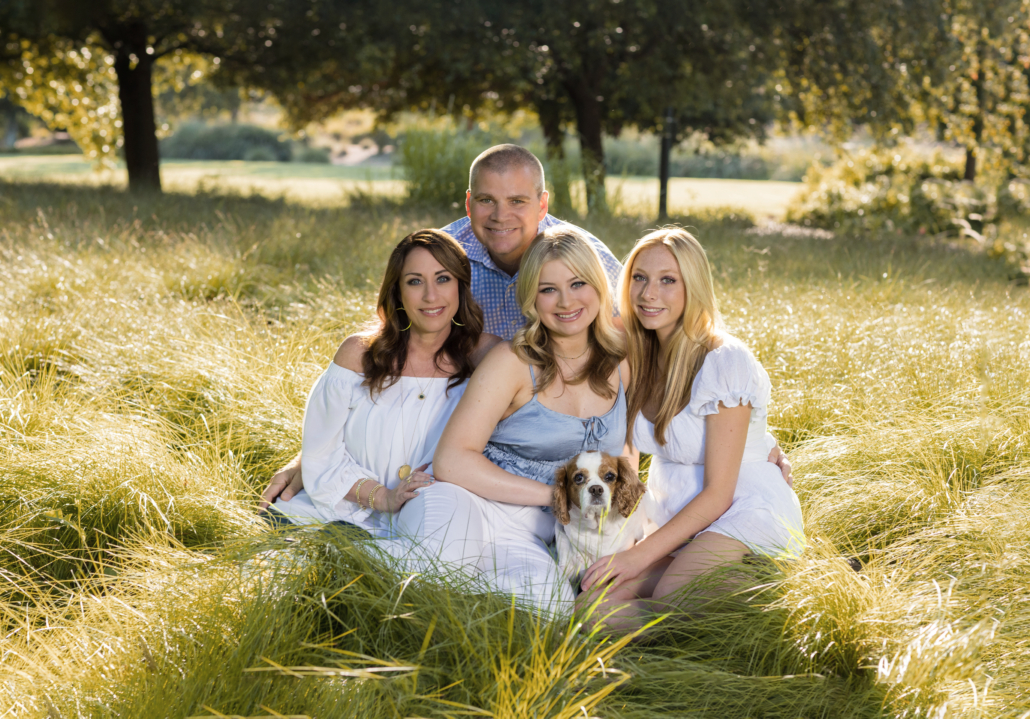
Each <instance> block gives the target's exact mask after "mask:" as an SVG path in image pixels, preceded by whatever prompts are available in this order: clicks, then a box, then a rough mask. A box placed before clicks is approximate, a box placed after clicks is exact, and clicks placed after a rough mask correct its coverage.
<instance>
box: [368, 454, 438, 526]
mask: <svg viewBox="0 0 1030 719" xmlns="http://www.w3.org/2000/svg"><path fill="white" fill-rule="evenodd" d="M428 466H429V465H428V464H423V465H422V466H421V467H419V468H418V469H416V470H415V471H413V472H412V473H411V474H409V475H408V477H407V479H405V480H404V481H403V482H401V483H400V484H398V485H397V486H396V487H394V488H393V489H390V490H387V491H385V492H384V491H382V490H379V491H378V492H376V496H375V503H376V506H375V508H376V509H377V510H379V511H380V512H388V513H391V514H392V513H394V512H399V511H400V509H401V507H403V506H404V505H405V504H406V503H407V502H408V500H409V499H414V498H415V497H417V496H418V491H417V490H419V489H422V488H423V487H428V486H429V485H431V484H433V482H435V481H436V480H435V479H434V478H433V475H431V474H426V473H425V471H424V470H425V469H426V468H427V467H428ZM384 498H385V500H386V502H385V504H386V506H385V507H384V506H382V505H383V503H384V502H383V499H384Z"/></svg>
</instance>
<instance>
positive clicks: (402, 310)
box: [397, 307, 411, 332]
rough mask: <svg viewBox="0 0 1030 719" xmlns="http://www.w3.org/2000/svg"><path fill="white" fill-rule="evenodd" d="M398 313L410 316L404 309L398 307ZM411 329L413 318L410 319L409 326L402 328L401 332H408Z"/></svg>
mask: <svg viewBox="0 0 1030 719" xmlns="http://www.w3.org/2000/svg"><path fill="white" fill-rule="evenodd" d="M397 311H398V312H403V313H404V314H405V315H407V314H408V311H407V310H405V309H404V308H403V307H398V308H397ZM410 329H411V317H408V326H407V327H401V332H406V331H407V330H410Z"/></svg>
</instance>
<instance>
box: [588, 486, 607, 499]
mask: <svg viewBox="0 0 1030 719" xmlns="http://www.w3.org/2000/svg"><path fill="white" fill-rule="evenodd" d="M590 494H591V495H592V496H594V497H600V496H601V495H602V494H604V487H601V486H600V485H597V484H595V485H594V486H593V487H591V488H590Z"/></svg>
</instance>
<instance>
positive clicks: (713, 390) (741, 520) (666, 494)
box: [633, 337, 805, 557]
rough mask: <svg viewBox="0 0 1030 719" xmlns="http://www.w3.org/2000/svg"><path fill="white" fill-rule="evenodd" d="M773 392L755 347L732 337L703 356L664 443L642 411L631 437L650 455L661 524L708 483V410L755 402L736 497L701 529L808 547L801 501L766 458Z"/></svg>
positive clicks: (758, 543)
mask: <svg viewBox="0 0 1030 719" xmlns="http://www.w3.org/2000/svg"><path fill="white" fill-rule="evenodd" d="M770 391H771V384H770V382H769V375H768V374H767V373H766V371H765V369H764V368H763V367H762V365H761V364H759V363H758V360H756V359H755V357H754V355H753V354H751V351H750V350H749V349H748V348H747V347H746V346H744V345H743V344H742V343H741V342H740V341H739V340H737V339H735V338H733V337H726V338H725V341H724V343H723V345H722V346H721V347H718V348H716V349H714V350H712V351H711V352H709V353H708V355H707V356H706V357H705V361H704V363H703V364H702V365H701V369H700V370H699V371H698V373H697V376H696V377H695V378H694V383H693V385H692V387H691V391H690V401H689V403H688V404H687V406H686V408H684V410H683V411H682V412H680V413H679V414H678V415H676V416H675V417H674V418H673V420H672V422H670V423H669V426H668V428H667V429H666V433H665V439H666V442H665V446H659V445H658V442H656V441H655V437H654V425H652V424H651V423H650V422H649V421H647V419H646V418H645V417H644V416H643V415H642V414H640V415H637V418H636V421H635V423H634V427H633V443H634V445H636V447H637V449H639V450H640V451H641V452H646V453H648V454H650V455H652V459H651V469H650V475H649V479H648V487H650V489H651V491H652V492H654V495H655V498H656V500H657V502H658V504H659V506H660V507H661V510H660V512H661V514H662V516H661V517H659V518H658V523H659V524H660V525H662V524H665V523H666V522H668V521H669V520H670V519H671V518H672V517H674V516H675V515H676V514H677V513H679V511H680V510H681V509H683V508H684V507H686V506H687V504H689V503H690V501H691V500H692V499H693V498H694V497H696V496H697V495H698V494H699V493H700V492H701V489H702V487H703V486H704V470H705V466H704V461H705V433H706V429H705V417H706V416H707V415H710V414H717V413H718V412H719V403H720V402H722V404H723V406H725V407H737V406H740V405H746V404H750V405H751V422H750V424H749V425H748V432H747V441H746V443H745V445H744V457H743V460H742V462H741V465H740V475H739V476H738V478H737V486H736V489H735V490H734V492H733V504H732V505H731V506H730V508H729V509H728V510H726V512H725V514H723V515H722V516H721V517H719V519H717V520H716V521H715V522H713V523H712V524H711V525H710V526H709V527H708V528H707V529H706V530H703V531H708V532H717V533H719V534H722V535H724V536H727V537H731V538H733V539H736V540H738V541H740V542H742V543H743V544H745V545H746V546H747V547H748V549H749V550H750V551H751V552H752V553H754V554H759V555H764V556H771V557H796V556H798V555H799V554H800V553H801V551H802V550H803V549H804V547H805V535H804V524H803V521H802V517H801V505H800V504H799V503H798V498H797V495H796V494H794V490H792V489H791V488H790V487H789V486H788V485H787V483H786V482H784V481H783V477H782V475H781V474H780V470H779V467H777V466H776V465H775V464H773V463H771V462H769V461H768V456H769V450H770V448H771V441H770V440H771V438H770V437H769V436H768V433H767V432H766V415H767V411H768V410H767V408H768V405H769V395H770Z"/></svg>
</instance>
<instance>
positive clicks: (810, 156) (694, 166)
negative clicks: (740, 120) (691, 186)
mask: <svg viewBox="0 0 1030 719" xmlns="http://www.w3.org/2000/svg"><path fill="white" fill-rule="evenodd" d="M569 149H570V150H571V152H570V153H569V154H570V156H574V157H575V158H577V160H578V157H579V148H578V147H573V148H569ZM819 149H824V148H822V147H821V145H820V144H819V143H816V142H813V141H811V140H807V139H803V138H782V139H779V140H773V141H771V142H770V143H769V144H766V145H759V144H758V143H757V142H754V141H750V142H741V143H735V144H733V145H727V146H716V145H714V144H712V143H711V142H709V141H708V140H704V139H702V138H700V137H697V136H695V137H691V138H689V139H687V140H685V141H684V142H682V143H680V144H679V145H677V146H676V147H674V148H673V149H672V153H671V155H670V157H669V175H670V177H705V178H721V179H734V180H785V181H790V182H797V181H799V180H801V179H802V178H803V177H804V176H805V172H806V171H807V170H808V167H809V165H811V164H812V163H813V162H818V161H819V159H820V154H819V152H818V150H819ZM567 152H568V150H567ZM659 153H660V139H659V138H658V136H656V135H651V134H642V135H639V136H636V137H632V136H624V137H616V138H605V141H604V160H605V168H606V169H607V171H608V173H609V174H610V175H628V176H638V177H656V176H657V175H658V169H659V168H658V163H659Z"/></svg>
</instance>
